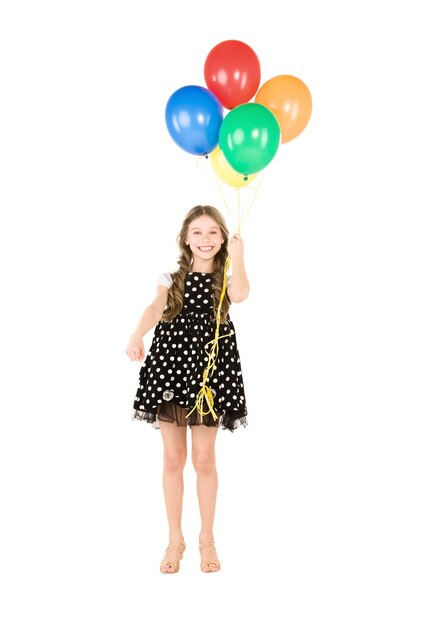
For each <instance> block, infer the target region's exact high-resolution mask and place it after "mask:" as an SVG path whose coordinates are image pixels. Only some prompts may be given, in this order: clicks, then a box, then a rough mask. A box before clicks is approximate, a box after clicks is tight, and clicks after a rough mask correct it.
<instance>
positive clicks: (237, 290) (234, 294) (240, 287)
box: [227, 234, 250, 302]
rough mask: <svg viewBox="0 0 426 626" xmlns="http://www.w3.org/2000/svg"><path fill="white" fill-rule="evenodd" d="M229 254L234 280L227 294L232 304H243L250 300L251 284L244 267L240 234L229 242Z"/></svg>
mask: <svg viewBox="0 0 426 626" xmlns="http://www.w3.org/2000/svg"><path fill="white" fill-rule="evenodd" d="M228 253H229V256H230V257H231V260H232V280H231V283H230V284H229V285H228V289H227V293H228V296H229V299H230V300H231V302H243V301H244V300H246V298H248V295H249V292H250V284H249V280H248V277H247V272H246V268H245V265H244V244H243V240H242V239H241V236H240V235H239V234H236V235H234V236H233V237H232V239H231V241H230V242H229V246H228Z"/></svg>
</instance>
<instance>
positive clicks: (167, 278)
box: [157, 274, 173, 289]
mask: <svg viewBox="0 0 426 626" xmlns="http://www.w3.org/2000/svg"><path fill="white" fill-rule="evenodd" d="M172 283H173V281H172V277H171V274H160V276H159V277H158V278H157V285H164V286H165V287H167V288H168V289H170V287H171V286H172Z"/></svg>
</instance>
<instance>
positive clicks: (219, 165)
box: [209, 146, 256, 189]
mask: <svg viewBox="0 0 426 626" xmlns="http://www.w3.org/2000/svg"><path fill="white" fill-rule="evenodd" d="M209 158H210V163H211V166H212V168H213V170H214V172H215V173H216V175H217V176H218V177H219V178H220V180H221V181H222V182H224V183H226V184H227V185H229V186H230V187H235V189H240V188H241V187H245V186H246V185H248V184H249V183H251V181H252V180H253V179H254V178H256V175H253V176H243V175H242V174H240V173H239V172H236V171H235V170H234V169H232V167H231V166H230V165H229V164H228V161H227V160H226V159H225V157H224V156H223V152H222V151H221V149H220V148H219V146H216V148H215V149H214V150H213V152H211V153H210V155H209Z"/></svg>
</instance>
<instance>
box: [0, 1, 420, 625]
mask: <svg viewBox="0 0 426 626" xmlns="http://www.w3.org/2000/svg"><path fill="white" fill-rule="evenodd" d="M1 6H2V8H1V12H0V63H1V74H0V90H1V98H0V113H1V114H0V125H1V137H0V153H1V163H0V166H1V170H0V176H1V246H0V254H1V259H0V260H1V285H2V289H1V290H2V305H1V316H2V322H1V327H0V332H1V358H2V373H1V380H2V384H1V389H2V391H1V402H2V407H1V420H2V422H1V424H2V425H1V429H2V433H1V443H0V445H1V450H0V453H1V455H0V459H1V461H0V462H1V468H0V469H1V483H2V487H1V506H2V514H1V526H2V530H1V542H2V549H1V558H0V562H1V565H0V567H1V573H2V582H1V589H2V596H3V600H2V603H1V609H0V610H1V612H2V614H4V615H2V623H4V624H5V625H7V626H15V625H17V624H19V625H21V624H25V625H28V624H36V623H40V624H44V625H45V626H48V625H49V626H50V625H55V626H56V625H57V624H61V626H68V625H71V624H72V625H73V626H74V625H76V624H79V625H84V626H86V625H87V626H89V625H90V626H92V625H93V624H103V625H105V626H106V625H109V624H114V625H118V624H120V625H123V626H133V625H136V624H141V623H147V622H149V623H151V624H154V625H156V624H161V625H163V624H169V623H174V624H179V625H180V624H185V625H187V624H189V625H191V626H192V625H193V624H201V623H204V624H213V623H214V624H217V623H218V622H219V621H220V620H224V621H225V622H224V623H232V621H238V623H245V622H247V621H250V623H253V624H257V623H259V621H260V620H261V621H262V623H264V624H270V623H276V622H278V623H282V624H288V625H289V626H305V625H306V626H308V625H309V626H312V625H316V624H327V625H328V626H334V625H336V626H337V625H338V626H342V625H344V626H352V625H356V626H358V625H359V624H363V625H368V626H370V625H371V626H377V625H379V624H380V625H381V624H383V625H385V624H386V625H389V624H395V625H396V624H398V625H404V626H405V625H406V624H410V626H417V625H420V624H421V625H422V626H423V625H424V623H425V619H426V609H425V604H424V589H425V582H426V581H425V569H424V563H425V557H426V550H425V533H424V528H425V527H426V519H425V517H426V516H425V507H424V497H425V484H424V476H425V469H426V468H425V456H424V450H425V438H424V419H425V348H426V341H425V340H426V337H425V323H424V320H425V319H426V310H425V309H426V307H425V297H424V295H425V294H424V291H425V273H424V268H425V266H426V263H425V261H426V259H425V256H426V255H425V235H426V233H425V229H424V222H423V221H422V220H424V211H425V186H424V172H425V159H424V154H425V152H424V150H425V140H426V133H425V111H426V96H425V83H424V61H423V59H424V58H425V54H426V50H425V44H424V22H423V18H421V16H420V8H421V3H420V2H416V1H414V0H408V1H407V0H406V1H405V2H402V1H400V2H393V1H389V2H385V1H384V0H383V1H379V0H369V1H368V2H367V1H366V0H359V1H358V2H356V3H347V2H338V1H337V0H335V1H333V0H324V1H323V2H315V1H313V0H312V1H308V0H299V1H298V2H292V3H288V2H284V3H279V2H272V1H270V0H265V1H263V2H258V3H250V2H247V1H246V2H242V1H239V0H237V1H234V2H229V1H227V2H215V3H203V2H200V1H195V0H190V1H188V2H176V3H160V2H156V3H154V4H152V5H151V6H149V7H148V6H147V5H146V4H145V5H144V4H143V3H142V2H135V1H133V2H131V1H126V0H120V2H118V1H115V2H113V1H109V2H108V1H104V2H97V1H95V0H84V1H78V0H74V1H73V2H53V1H52V2H47V1H39V2H20V1H19V0H15V1H14V2H11V1H10V2H8V1H6V2H3V3H2V5H1ZM226 39H239V40H241V41H244V42H245V43H247V44H249V45H250V46H251V47H252V48H253V49H254V51H255V52H256V54H257V55H258V57H259V60H260V64H261V70H262V78H261V84H262V83H263V82H264V81H266V80H268V79H269V78H272V77H273V76H276V75H279V74H292V75H294V76H297V77H299V78H301V79H302V80H303V81H304V82H305V83H306V84H307V86H308V87H309V89H310V91H311V94H312V98H313V112H312V117H311V120H310V122H309V124H308V126H307V127H306V129H305V130H304V132H303V133H302V134H301V135H300V136H299V137H298V138H296V139H295V140H294V141H292V142H290V143H287V144H283V145H282V146H281V147H280V148H279V151H278V153H277V155H276V156H275V158H274V160H273V161H272V163H271V164H270V166H268V168H266V170H265V172H264V176H263V182H262V185H261V188H260V191H259V193H258V195H257V197H256V200H255V202H254V204H253V208H252V211H251V213H250V215H249V217H248V219H247V222H246V226H245V227H244V229H243V231H242V235H243V238H244V241H245V250H246V264H247V270H248V272H249V277H250V281H251V294H250V298H249V299H248V300H247V301H245V302H244V303H242V304H240V305H233V307H232V311H231V314H232V318H233V321H234V323H235V325H236V328H237V338H238V345H239V349H240V355H241V360H242V365H243V373H244V382H245V387H246V395H247V403H248V409H249V415H248V419H249V427H248V428H246V429H240V430H238V431H236V432H235V433H233V434H231V433H229V432H223V431H222V432H220V433H219V435H218V442H217V457H218V470H219V480H220V486H219V495H218V503H217V516H216V525H215V536H216V542H217V546H218V553H219V557H220V559H221V561H222V570H221V572H220V573H219V574H215V575H211V576H205V575H204V574H202V573H201V572H200V569H199V554H198V549H197V538H198V532H199V513H198V504H197V501H196V493H195V477H194V471H193V468H192V465H191V461H190V459H188V464H187V466H186V468H185V479H186V482H185V499H184V519H183V524H184V527H183V530H184V534H185V538H186V542H187V545H188V549H187V552H186V553H185V556H184V559H183V561H182V566H181V571H180V572H179V574H177V575H175V576H163V575H161V574H160V572H159V563H160V560H161V558H162V557H163V554H164V548H165V547H166V545H167V539H168V536H167V525H166V516H165V509H164V502H163V494H162V483H161V472H162V443H161V436H160V433H159V431H154V430H153V429H152V427H151V426H149V425H147V424H145V423H140V422H132V421H131V419H130V418H131V413H132V405H133V399H134V396H135V393H136V388H137V384H138V372H139V367H140V363H136V362H131V361H130V360H129V359H128V357H127V356H126V355H125V347H126V345H127V342H128V339H129V336H130V334H131V332H132V331H133V329H134V327H135V325H136V323H137V321H138V319H139V317H140V315H141V313H142V311H143V309H144V308H145V306H146V305H147V304H148V303H149V302H150V300H151V298H152V296H153V295H154V292H155V281H156V278H157V276H158V274H159V273H161V272H163V271H169V270H170V269H173V268H174V263H175V260H176V258H177V247H176V243H175V238H176V235H177V233H178V231H179V228H180V225H181V223H182V219H183V217H184V215H185V214H186V212H187V210H188V209H189V208H191V207H192V206H193V205H195V204H199V203H209V204H214V205H216V206H217V207H218V208H219V209H221V210H222V211H223V212H224V215H225V217H227V213H226V210H225V208H224V205H223V203H222V198H221V196H220V194H219V193H218V189H217V186H216V183H215V180H214V177H213V176H212V173H211V170H210V169H209V167H210V166H209V162H208V161H207V160H205V159H204V160H203V159H200V160H199V159H197V158H196V157H192V156H191V155H189V154H188V153H186V152H184V151H183V150H181V149H180V148H179V147H178V146H176V144H175V143H174V142H173V140H172V139H171V137H170V136H169V135H168V132H167V128H166V125H165V119H164V109H165V105H166V102H167V99H168V98H169V96H170V95H171V94H172V93H173V92H174V91H175V90H176V89H178V88H179V87H182V86H184V85H189V84H198V85H202V86H205V83H204V75H203V68H204V62H205V59H206V56H207V54H208V53H209V51H210V50H211V49H212V48H213V47H214V46H215V45H216V44H218V43H220V42H221V41H224V40H226ZM231 191H233V190H231ZM233 203H234V204H233ZM229 206H230V207H231V210H232V207H233V206H234V207H235V198H234V197H233V196H232V194H231V196H230V201H229ZM228 223H229V222H228ZM229 225H230V228H231V231H232V222H231V223H229ZM147 339H149V338H147ZM147 344H148V346H149V340H148V341H147ZM188 438H190V435H189V434H188ZM222 623H223V622H222Z"/></svg>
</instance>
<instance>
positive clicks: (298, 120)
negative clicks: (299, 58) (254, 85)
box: [255, 74, 312, 143]
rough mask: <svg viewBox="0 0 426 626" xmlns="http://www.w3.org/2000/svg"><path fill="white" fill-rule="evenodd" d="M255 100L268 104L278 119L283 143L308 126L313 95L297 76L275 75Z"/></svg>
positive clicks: (264, 85) (261, 89) (263, 86)
mask: <svg viewBox="0 0 426 626" xmlns="http://www.w3.org/2000/svg"><path fill="white" fill-rule="evenodd" d="M255 102H258V103H259V104H263V106H266V107H267V108H268V109H269V110H270V111H272V113H273V114H274V115H275V117H276V118H277V120H278V123H279V125H280V129H281V143H287V142H288V141H291V140H292V139H294V138H295V137H297V136H298V135H300V133H301V132H302V130H304V129H305V128H306V125H307V123H308V122H309V118H310V117H311V113H312V96H311V93H310V91H309V89H308V88H307V86H306V85H305V83H304V82H303V81H302V80H300V78H296V76H289V75H285V74H283V75H281V76H275V77H274V78H271V79H269V80H267V81H266V83H264V84H263V85H262V86H261V88H260V89H259V91H258V92H257V94H256V97H255Z"/></svg>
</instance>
